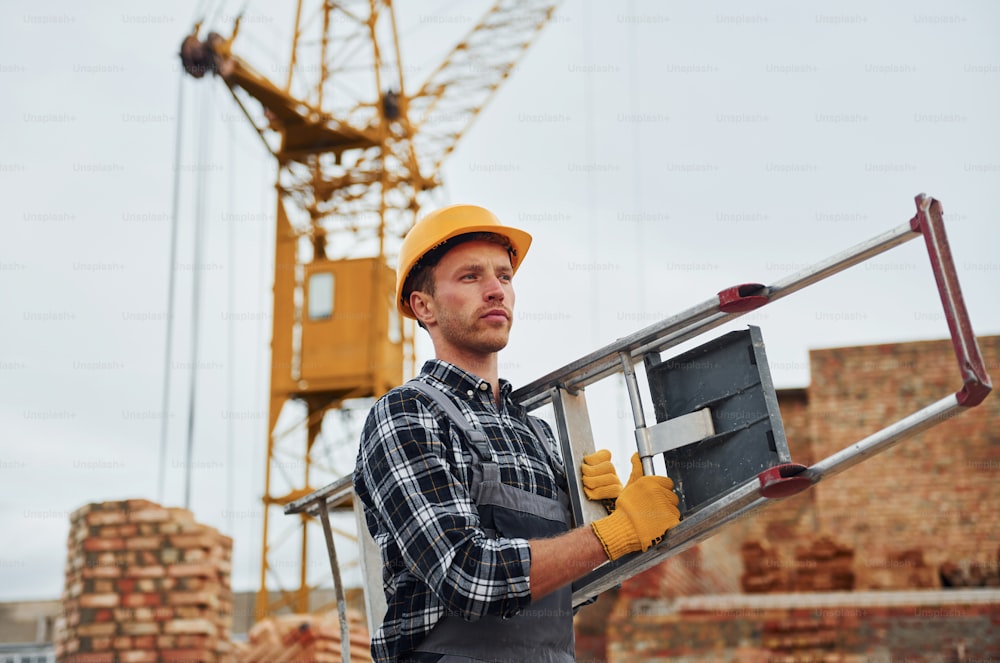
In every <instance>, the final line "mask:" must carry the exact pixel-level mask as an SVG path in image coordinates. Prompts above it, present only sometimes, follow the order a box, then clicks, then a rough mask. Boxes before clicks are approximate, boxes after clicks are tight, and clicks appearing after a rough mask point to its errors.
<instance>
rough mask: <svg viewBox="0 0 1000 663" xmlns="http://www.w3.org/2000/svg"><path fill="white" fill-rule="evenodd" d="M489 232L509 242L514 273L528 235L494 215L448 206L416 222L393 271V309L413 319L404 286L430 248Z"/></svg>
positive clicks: (478, 209)
mask: <svg viewBox="0 0 1000 663" xmlns="http://www.w3.org/2000/svg"><path fill="white" fill-rule="evenodd" d="M477 232H489V233H496V234H498V235H503V236H504V237H506V238H507V239H508V240H510V246H511V254H510V265H511V267H513V269H514V271H515V272H517V268H518V267H519V266H520V265H521V262H522V261H523V260H524V254H526V253H527V252H528V247H529V246H531V235H529V234H528V233H526V232H524V231H523V230H518V229H517V228H511V227H510V226H505V225H503V224H502V223H500V219H498V218H497V217H496V215H494V214H493V212H491V211H489V210H488V209H485V208H483V207H478V206H476V205H449V206H448V207H442V208H441V209H438V210H434V211H433V212H431V213H430V214H428V215H427V216H425V217H424V218H423V219H421V220H420V221H417V222H416V223H415V224H414V225H413V227H412V228H410V231H409V232H408V233H407V234H406V237H405V238H404V239H403V245H402V247H400V249H399V266H398V267H397V268H396V307H397V308H398V309H399V312H400V313H401V314H402V315H404V316H406V317H407V318H414V317H415V316H414V315H413V311H412V309H410V302H409V301H404V300H403V286H404V285H405V284H406V278H407V277H408V276H409V275H410V270H412V269H413V266H414V265H416V264H417V261H419V260H420V259H421V258H423V257H424V255H426V254H427V252H428V251H430V250H431V249H434V248H437V247H438V246H440V245H442V244H444V243H445V242H447V241H448V240H449V239H451V238H453V237H458V236H459V235H464V234H466V233H477Z"/></svg>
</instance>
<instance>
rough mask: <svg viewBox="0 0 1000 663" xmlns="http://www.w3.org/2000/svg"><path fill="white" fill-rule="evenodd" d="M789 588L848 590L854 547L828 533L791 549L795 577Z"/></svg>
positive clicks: (852, 587)
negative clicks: (840, 541) (806, 544)
mask: <svg viewBox="0 0 1000 663" xmlns="http://www.w3.org/2000/svg"><path fill="white" fill-rule="evenodd" d="M790 589H791V590H792V591H797V592H831V591H850V590H852V589H854V549H852V548H849V547H847V546H842V545H839V544H838V543H836V542H835V541H834V540H833V539H831V538H829V537H821V538H819V539H817V540H816V541H814V542H813V543H812V545H810V546H806V547H799V548H796V549H795V578H794V580H792V583H791V587H790Z"/></svg>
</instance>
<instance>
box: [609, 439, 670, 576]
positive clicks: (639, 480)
mask: <svg viewBox="0 0 1000 663" xmlns="http://www.w3.org/2000/svg"><path fill="white" fill-rule="evenodd" d="M680 520H681V513H680V511H678V509H677V495H676V494H674V482H673V481H671V479H670V477H660V476H642V465H641V463H640V462H639V455H638V454H635V455H633V456H632V476H631V477H630V478H629V482H628V485H626V486H625V488H624V489H623V490H622V491H621V493H620V494H619V495H618V499H617V500H616V508H615V511H614V513H612V514H611V515H610V516H607V517H605V518H601V519H600V520H595V521H594V522H593V523H591V525H590V526H591V528H592V529H593V530H594V534H596V535H597V538H598V539H599V540H600V542H601V545H603V546H604V552H605V553H606V554H607V556H608V559H610V560H615V559H618V558H619V557H621V556H622V555H626V554H628V553H630V552H636V551H639V550H642V551H644V552H645V551H646V550H648V549H649V547H650V546H652V545H654V544H656V543H658V542H659V541H660V539H662V538H663V535H664V534H665V533H666V531H667V530H669V529H670V528H672V527H675V526H676V525H677V524H678V523H679V522H680Z"/></svg>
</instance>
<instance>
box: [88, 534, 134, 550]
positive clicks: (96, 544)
mask: <svg viewBox="0 0 1000 663" xmlns="http://www.w3.org/2000/svg"><path fill="white" fill-rule="evenodd" d="M124 549H125V539H122V538H120V537H116V538H110V539H98V538H90V539H87V540H85V541H84V542H83V550H84V551H85V552H100V551H108V550H124Z"/></svg>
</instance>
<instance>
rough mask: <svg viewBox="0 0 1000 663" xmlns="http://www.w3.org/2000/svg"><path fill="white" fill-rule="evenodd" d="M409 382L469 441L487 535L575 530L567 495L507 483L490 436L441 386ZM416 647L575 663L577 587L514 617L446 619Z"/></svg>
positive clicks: (453, 662) (506, 660) (448, 659)
mask: <svg viewBox="0 0 1000 663" xmlns="http://www.w3.org/2000/svg"><path fill="white" fill-rule="evenodd" d="M407 386H410V387H414V388H416V389H417V390H419V391H420V392H422V393H423V394H425V395H427V396H428V397H429V398H430V399H431V400H433V401H434V402H435V403H436V404H437V405H438V406H440V408H441V409H442V410H444V412H445V413H446V414H447V415H448V418H449V419H451V420H452V422H454V424H455V425H456V426H458V427H459V429H461V431H462V434H463V435H464V436H465V439H466V441H467V442H468V443H469V447H470V448H471V450H472V452H473V460H474V463H473V467H472V474H473V478H472V491H471V496H472V499H473V501H474V502H475V503H476V508H477V510H478V511H479V517H480V521H481V523H482V527H483V529H484V530H485V531H486V533H487V534H488V535H489V536H495V537H505V538H523V539H537V538H545V537H552V536H555V535H557V534H561V533H563V532H566V531H568V530H569V526H568V523H569V522H570V511H569V498H568V497H567V495H566V494H565V493H564V492H563V491H562V490H560V491H559V499H551V498H547V497H543V496H541V495H536V494H534V493H531V492H528V491H526V490H522V489H520V488H515V487H513V486H508V485H507V484H504V483H501V482H500V469H499V467H498V466H497V464H496V463H495V462H494V461H493V454H492V453H491V451H490V445H489V442H488V441H487V439H486V435H485V434H484V433H483V432H482V431H479V430H476V429H475V428H474V427H473V426H472V425H471V424H470V423H469V422H468V420H467V419H466V418H465V417H464V416H463V415H462V413H461V412H460V411H459V409H458V407H457V406H456V405H455V404H454V403H453V402H452V401H451V399H450V398H449V397H448V396H447V395H445V394H444V393H443V392H442V391H441V390H439V389H437V388H435V387H432V386H431V385H428V384H426V383H424V382H419V381H417V380H411V381H409V382H408V383H407ZM528 423H529V424H530V425H531V428H532V430H533V431H534V432H535V435H536V437H538V439H539V441H540V442H541V444H542V445H543V447H544V448H545V453H546V455H548V454H549V453H550V450H549V448H548V445H547V444H546V441H545V435H544V432H543V431H542V429H541V426H540V425H539V424H538V422H537V421H535V420H533V419H532V418H531V417H528ZM550 460H551V458H550ZM417 651H418V652H430V653H435V654H443V656H442V658H441V659H439V660H440V663H458V662H460V661H492V662H495V663H500V662H503V663H513V662H515V661H517V662H520V661H531V662H532V663H567V662H570V661H575V660H576V657H575V653H574V652H575V647H574V641H573V592H572V588H571V587H570V586H568V585H567V586H565V587H562V588H561V589H558V590H556V591H554V592H552V593H551V594H548V595H547V596H544V597H542V598H541V599H539V600H538V601H535V602H534V603H532V604H531V605H530V606H528V607H527V608H526V609H525V610H524V611H523V612H522V613H521V614H519V615H517V616H515V617H512V618H510V619H504V618H501V617H494V616H491V615H487V616H485V617H483V618H481V619H479V620H477V621H474V622H470V621H466V620H464V619H462V618H461V617H456V616H445V617H442V618H441V620H440V621H439V622H438V623H437V624H436V625H435V626H434V628H433V629H432V630H431V631H430V633H428V634H427V637H426V638H424V640H423V642H421V643H420V644H419V645H418V646H417Z"/></svg>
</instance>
